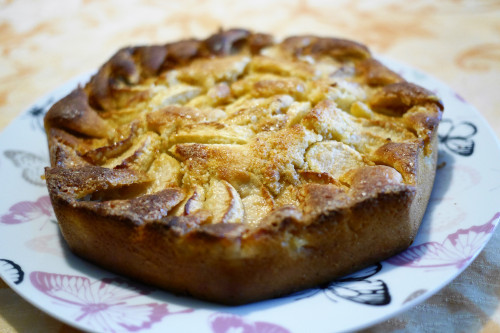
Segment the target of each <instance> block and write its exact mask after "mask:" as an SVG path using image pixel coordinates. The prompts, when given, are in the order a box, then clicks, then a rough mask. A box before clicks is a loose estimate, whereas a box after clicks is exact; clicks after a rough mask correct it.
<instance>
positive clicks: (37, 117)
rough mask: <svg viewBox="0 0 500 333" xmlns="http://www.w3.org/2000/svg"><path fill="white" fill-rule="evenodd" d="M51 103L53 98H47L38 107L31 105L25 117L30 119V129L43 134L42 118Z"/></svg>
mask: <svg viewBox="0 0 500 333" xmlns="http://www.w3.org/2000/svg"><path fill="white" fill-rule="evenodd" d="M53 101H54V99H53V98H49V99H48V100H46V101H45V102H44V103H41V104H40V105H33V106H32V107H31V108H30V109H29V110H28V111H26V115H27V116H28V117H30V118H31V119H32V123H31V128H32V129H37V130H41V131H43V132H44V133H45V129H44V127H43V118H44V117H45V114H46V113H47V111H49V109H50V107H51V106H52V104H53Z"/></svg>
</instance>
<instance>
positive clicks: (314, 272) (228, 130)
mask: <svg viewBox="0 0 500 333" xmlns="http://www.w3.org/2000/svg"><path fill="white" fill-rule="evenodd" d="M442 111H443V105H442V103H441V102H440V100H439V99H438V98H437V96H435V95H434V94H433V93H432V92H430V91H428V90H426V89H425V88H423V87H420V86H417V85H415V84H412V83H410V82H407V81H406V80H405V79H403V78H402V77H401V76H400V75H398V74H397V73H396V72H394V71H392V70H390V69H389V68H387V67H386V66H385V65H384V64H382V63H381V62H379V61H377V60H376V59H375V58H373V57H372V55H371V53H370V51H369V49H368V48H367V47H366V46H364V45H362V44H360V43H357V42H354V41H350V40H345V39H339V38H330V37H318V36H310V35H304V36H293V37H289V38H286V39H284V40H282V41H276V40H275V39H274V38H273V37H272V36H270V35H268V34H263V33H255V32H251V31H248V30H243V29H231V30H223V31H219V32H218V33H215V34H214V35H212V36H210V37H208V38H206V39H199V40H198V39H189V40H182V41H178V42H173V43H168V44H164V45H151V46H135V47H126V48H123V49H121V50H119V51H118V52H117V53H116V54H114V55H113V56H112V57H111V58H110V59H109V60H108V61H107V62H106V63H105V64H104V65H103V66H102V67H101V68H100V69H99V70H98V71H97V73H96V74H94V75H93V76H92V77H91V79H90V80H89V82H88V83H86V84H85V85H84V86H80V87H78V88H76V89H75V90H73V91H72V92H71V93H70V94H69V95H68V96H66V97H64V98H63V99H61V100H60V101H58V102H57V103H55V104H54V105H53V106H52V108H51V109H50V110H49V112H48V113H47V115H46V116H45V129H46V132H47V136H48V144H49V151H50V160H51V166H50V167H48V168H46V180H47V186H48V190H49V194H50V197H51V201H52V204H53V206H54V211H55V213H56V216H57V218H58V221H59V225H60V228H61V231H62V234H63V236H64V238H65V239H66V241H67V243H68V245H69V246H70V248H71V249H72V250H73V251H74V252H75V253H76V254H78V255H80V256H82V257H84V258H87V259H89V260H91V261H93V262H95V263H97V264H99V265H101V266H103V267H105V268H107V269H110V270H112V271H115V272H118V273H122V274H125V275H127V276H130V277H132V278H135V279H138V280H141V281H144V282H146V283H151V284H155V285H158V286H160V287H163V288H165V289H167V290H169V291H172V292H175V293H180V294H187V295H192V296H194V297H198V298H202V299H206V300H210V301H215V302H222V303H227V304H241V303H248V302H253V301H258V300H262V299H266V298H271V297H277V296H280V295H284V294H287V293H290V292H293V291H297V290H300V289H303V288H307V287H312V286H315V285H318V284H320V283H325V282H327V281H330V280H332V279H334V278H335V277H339V276H341V275H343V274H347V273H349V272H352V271H353V270H356V269H359V268H362V267H365V266H367V265H369V264H373V263H375V262H377V261H380V260H383V259H385V258H387V257H389V256H391V255H394V254H396V253H398V252H399V251H401V250H403V249H405V248H406V247H408V246H409V245H410V244H411V242H412V240H413V238H414V237H415V235H416V233H417V230H418V228H419V225H420V223H421V220H422V217H423V214H424V212H425V209H426V206H427V201H428V198H429V195H430V192H431V189H432V184H433V179H434V173H435V166H436V158H437V126H438V124H439V121H440V119H441V114H442Z"/></svg>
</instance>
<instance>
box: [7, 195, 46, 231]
mask: <svg viewBox="0 0 500 333" xmlns="http://www.w3.org/2000/svg"><path fill="white" fill-rule="evenodd" d="M39 218H45V222H47V221H48V220H50V219H51V218H55V216H54V211H53V210H52V205H51V203H50V198H49V196H48V195H46V196H43V197H40V198H38V200H36V201H21V202H18V203H16V204H14V205H12V206H11V207H10V209H9V212H8V213H7V214H4V215H2V216H0V223H3V224H19V223H24V222H30V221H33V220H36V219H39Z"/></svg>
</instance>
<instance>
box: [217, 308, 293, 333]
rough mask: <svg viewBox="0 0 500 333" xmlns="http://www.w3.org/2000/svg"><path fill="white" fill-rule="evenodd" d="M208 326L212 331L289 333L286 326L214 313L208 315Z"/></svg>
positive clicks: (222, 332) (224, 332)
mask: <svg viewBox="0 0 500 333" xmlns="http://www.w3.org/2000/svg"><path fill="white" fill-rule="evenodd" d="M209 322H210V327H211V329H212V332H213V333H232V332H239V333H290V331H289V330H287V329H286V328H284V327H282V326H279V325H276V324H272V323H267V322H263V321H256V322H248V321H245V320H244V319H243V318H242V317H240V316H237V315H233V314H227V313H215V314H213V315H211V316H210V317H209Z"/></svg>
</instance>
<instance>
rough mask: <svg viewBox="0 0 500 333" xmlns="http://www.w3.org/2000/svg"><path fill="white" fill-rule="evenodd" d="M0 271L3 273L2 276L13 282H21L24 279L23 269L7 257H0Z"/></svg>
mask: <svg viewBox="0 0 500 333" xmlns="http://www.w3.org/2000/svg"><path fill="white" fill-rule="evenodd" d="M0 272H2V273H3V277H4V278H5V279H7V280H9V281H11V282H13V283H14V284H21V282H23V280H24V271H23V269H22V268H21V266H19V265H18V264H16V263H15V262H13V261H12V260H8V259H0Z"/></svg>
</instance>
